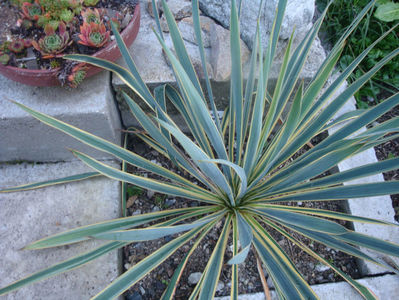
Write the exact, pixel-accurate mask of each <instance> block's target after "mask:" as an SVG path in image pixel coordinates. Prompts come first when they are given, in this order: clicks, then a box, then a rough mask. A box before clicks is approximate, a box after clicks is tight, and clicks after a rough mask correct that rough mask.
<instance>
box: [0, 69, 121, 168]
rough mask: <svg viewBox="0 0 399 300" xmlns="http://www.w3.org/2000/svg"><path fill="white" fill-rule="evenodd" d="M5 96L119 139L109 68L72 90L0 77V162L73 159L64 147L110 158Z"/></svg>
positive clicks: (109, 137) (82, 127)
mask: <svg viewBox="0 0 399 300" xmlns="http://www.w3.org/2000/svg"><path fill="white" fill-rule="evenodd" d="M7 99H12V100H15V101H18V102H20V103H22V104H25V105H27V106H29V107H31V108H33V109H35V110H38V111H40V112H43V113H46V114H49V115H51V116H53V117H55V118H58V119H61V120H62V121H65V122H67V123H71V124H73V125H74V126H77V127H79V128H81V129H84V130H87V131H89V132H91V133H93V134H96V135H98V136H100V137H102V138H105V139H107V140H110V141H112V142H115V143H118V144H119V143H120V137H121V132H120V129H121V124H120V117H119V112H118V111H117V109H116V106H115V104H114V101H113V97H112V95H111V88H110V74H109V72H105V71H104V72H101V73H100V74H98V75H96V76H94V77H91V78H88V79H86V80H85V81H84V82H83V83H82V85H81V86H79V87H78V88H77V89H73V90H68V89H66V88H62V87H31V86H27V85H23V84H20V83H17V82H13V81H11V80H9V79H7V78H5V77H3V76H0V137H1V139H0V162H4V161H21V160H27V161H41V162H48V161H69V160H73V159H74V156H73V155H72V154H71V153H70V151H68V150H67V148H74V149H79V150H81V151H83V152H85V153H88V154H90V155H93V156H95V157H96V158H111V157H110V155H108V154H104V153H103V152H99V151H97V150H93V149H92V148H90V147H87V146H85V145H83V144H82V143H80V142H78V141H76V140H74V139H73V138H71V137H69V136H67V135H66V134H64V133H61V132H59V131H57V130H55V129H53V128H50V127H49V126H47V125H44V124H42V123H40V122H39V121H37V120H36V119H34V118H33V117H31V116H30V115H28V114H27V113H25V112H24V111H23V110H22V109H20V108H19V107H17V106H16V105H14V104H13V103H11V102H9V101H7Z"/></svg>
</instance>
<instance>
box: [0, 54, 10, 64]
mask: <svg viewBox="0 0 399 300" xmlns="http://www.w3.org/2000/svg"><path fill="white" fill-rule="evenodd" d="M9 61H10V55H9V54H7V53H3V52H0V64H3V65H7V64H8V62H9Z"/></svg>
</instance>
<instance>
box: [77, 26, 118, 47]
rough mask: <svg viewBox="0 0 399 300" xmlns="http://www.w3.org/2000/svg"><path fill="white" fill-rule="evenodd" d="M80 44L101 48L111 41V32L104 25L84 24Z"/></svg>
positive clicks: (81, 28) (81, 29) (81, 27)
mask: <svg viewBox="0 0 399 300" xmlns="http://www.w3.org/2000/svg"><path fill="white" fill-rule="evenodd" d="M80 32H81V34H79V39H80V41H79V43H80V44H82V45H86V46H89V47H95V48H100V47H102V46H104V45H105V44H106V43H108V41H109V36H110V32H109V31H108V30H107V29H106V28H105V25H104V24H96V23H90V24H88V23H83V26H80Z"/></svg>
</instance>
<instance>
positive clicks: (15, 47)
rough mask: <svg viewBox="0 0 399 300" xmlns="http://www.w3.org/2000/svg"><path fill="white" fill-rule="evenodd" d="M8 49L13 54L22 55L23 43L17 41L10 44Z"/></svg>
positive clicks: (21, 40)
mask: <svg viewBox="0 0 399 300" xmlns="http://www.w3.org/2000/svg"><path fill="white" fill-rule="evenodd" d="M8 49H9V50H10V51H11V52H14V53H15V54H19V53H22V51H24V50H25V43H24V40H23V39H17V40H14V41H12V42H11V43H10V45H9V46H8Z"/></svg>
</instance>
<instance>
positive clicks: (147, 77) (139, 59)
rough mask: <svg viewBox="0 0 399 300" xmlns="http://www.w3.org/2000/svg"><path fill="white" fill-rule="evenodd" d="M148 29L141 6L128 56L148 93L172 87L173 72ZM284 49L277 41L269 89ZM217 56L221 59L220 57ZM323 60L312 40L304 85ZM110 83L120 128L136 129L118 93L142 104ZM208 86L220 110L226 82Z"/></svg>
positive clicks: (117, 80)
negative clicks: (163, 87) (135, 36)
mask: <svg viewBox="0 0 399 300" xmlns="http://www.w3.org/2000/svg"><path fill="white" fill-rule="evenodd" d="M152 28H156V24H155V20H154V19H153V18H152V17H151V16H150V14H149V13H148V11H147V9H145V5H143V6H142V7H141V27H140V31H139V33H138V36H137V39H136V40H135V42H134V43H133V45H132V46H131V47H130V53H131V54H132V57H133V60H134V61H135V64H136V66H137V69H138V71H139V73H140V74H141V76H142V78H143V80H144V82H145V83H146V84H147V85H148V87H149V88H150V90H153V89H154V88H155V87H157V86H159V85H161V84H165V83H170V84H173V85H175V78H174V75H173V71H172V69H171V68H170V66H169V65H168V64H167V62H166V60H165V59H164V56H163V54H162V47H161V45H160V44H159V42H158V40H157V38H156V36H155V34H154V33H153V32H152ZM254 29H255V27H254ZM164 36H165V39H166V40H168V39H169V34H168V33H164ZM300 38H301V36H300V35H298V36H297V39H296V41H295V43H294V44H295V45H297V44H298V43H299V41H300ZM286 46H287V41H286V40H281V42H280V44H279V47H278V50H277V53H276V58H275V64H274V65H273V67H272V70H271V74H270V76H269V87H270V89H273V87H274V85H275V82H276V81H277V77H278V74H279V71H280V65H281V62H282V59H283V56H284V50H285V49H286ZM209 51H210V55H211V56H212V55H214V53H213V51H215V47H214V48H212V47H211V48H210V49H209V48H207V49H206V52H209ZM220 57H223V55H220ZM324 58H325V52H324V49H323V47H322V46H321V44H320V41H319V40H318V39H316V41H315V43H314V45H313V47H312V48H311V50H310V53H309V57H308V60H307V62H306V64H305V68H304V70H303V72H302V73H301V75H300V77H301V78H302V79H304V80H305V82H308V81H310V79H311V78H312V77H313V76H314V75H315V74H316V72H317V69H318V67H319V66H320V65H321V63H322V62H323V60H324ZM208 59H209V57H208ZM117 63H119V64H121V65H122V66H124V67H126V64H125V62H124V61H123V59H120V60H118V61H117ZM211 65H212V67H214V64H212V63H211ZM214 71H215V70H214ZM243 73H244V78H246V76H247V74H248V73H249V62H247V63H246V64H245V65H244V66H243ZM210 76H211V77H213V78H215V76H213V74H210ZM226 79H228V78H226ZM112 83H113V86H114V89H115V91H116V98H117V101H118V104H119V108H120V110H121V117H122V121H123V123H124V125H125V126H137V124H138V122H137V121H136V120H135V118H134V117H133V116H132V115H131V113H130V112H129V110H128V107H127V105H126V104H125V103H124V100H123V97H122V96H121V91H122V90H123V91H125V92H128V93H129V94H130V95H131V96H132V97H133V98H135V99H136V100H138V103H140V102H142V101H140V100H139V99H138V97H135V96H134V94H133V93H132V92H131V91H130V90H129V89H128V87H127V86H126V84H125V83H124V82H123V81H122V80H121V79H120V78H119V77H118V76H115V75H113V77H112ZM211 84H212V90H213V94H214V98H215V101H216V106H217V108H218V110H224V109H225V108H226V106H227V105H228V103H229V97H230V92H229V90H230V81H228V80H227V81H214V80H212V82H211ZM203 86H204V84H203ZM140 105H141V107H142V108H144V109H145V108H146V106H145V105H144V104H142V103H141V104H140ZM168 112H169V114H170V115H171V116H172V117H173V118H174V119H175V122H177V124H178V125H181V126H182V127H183V130H184V123H183V122H182V121H181V120H180V119H179V116H178V115H177V114H175V111H174V108H173V107H168Z"/></svg>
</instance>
